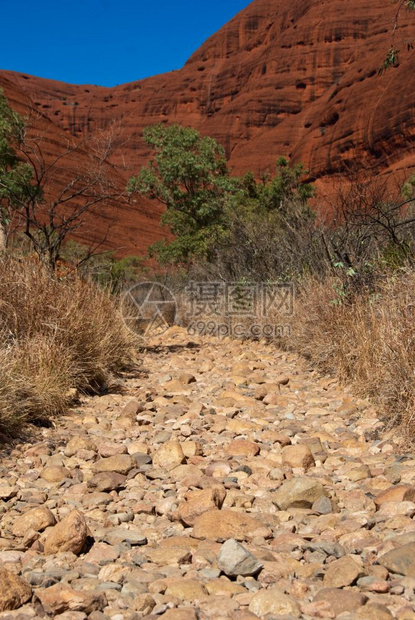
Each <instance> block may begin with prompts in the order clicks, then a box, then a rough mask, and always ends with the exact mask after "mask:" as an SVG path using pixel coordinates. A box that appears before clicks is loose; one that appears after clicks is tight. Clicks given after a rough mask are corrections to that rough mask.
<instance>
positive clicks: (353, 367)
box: [289, 270, 415, 437]
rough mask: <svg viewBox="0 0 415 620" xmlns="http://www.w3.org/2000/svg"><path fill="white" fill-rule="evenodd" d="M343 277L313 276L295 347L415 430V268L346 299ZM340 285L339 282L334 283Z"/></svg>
mask: <svg viewBox="0 0 415 620" xmlns="http://www.w3.org/2000/svg"><path fill="white" fill-rule="evenodd" d="M338 284H339V282H338V281H337V280H334V279H327V280H326V281H324V282H323V283H321V282H317V281H311V280H310V281H308V282H307V284H306V285H304V286H303V288H302V291H301V293H300V296H299V300H298V303H297V308H296V314H295V321H294V330H293V336H292V339H291V342H290V343H289V346H290V347H292V348H294V349H295V350H296V351H298V352H300V353H301V354H303V355H304V356H305V357H307V358H308V359H310V360H311V361H312V362H313V363H314V364H316V365H317V366H319V367H320V368H321V369H322V370H324V371H328V372H332V373H337V374H338V375H340V378H341V379H343V380H344V381H348V382H353V384H354V385H355V387H357V389H358V391H359V392H360V394H362V395H363V396H367V397H369V398H371V399H372V400H373V402H376V403H377V404H378V405H380V407H381V409H382V411H383V412H384V414H385V418H386V419H387V420H388V421H389V422H390V424H391V425H397V424H400V425H403V426H404V427H405V430H406V433H407V434H408V435H410V436H412V437H413V436H414V435H415V273H413V272H412V271H409V270H408V271H403V272H401V273H400V274H399V275H394V276H390V277H388V278H385V279H384V280H383V281H382V282H380V283H379V284H378V285H377V287H376V290H375V291H374V290H373V289H372V290H370V291H369V290H363V291H360V292H359V293H356V294H353V295H350V296H346V297H345V298H341V297H339V295H338V290H339V287H338ZM333 285H334V286H333Z"/></svg>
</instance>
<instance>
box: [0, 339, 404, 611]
mask: <svg viewBox="0 0 415 620" xmlns="http://www.w3.org/2000/svg"><path fill="white" fill-rule="evenodd" d="M189 340H191V339H190V338H189V336H188V335H187V334H186V333H185V332H184V331H183V330H181V329H179V328H173V329H172V330H170V332H169V333H168V334H167V335H164V336H163V337H162V338H160V339H159V344H160V346H158V343H157V342H153V343H151V344H152V346H150V347H149V348H148V350H147V352H146V353H145V355H144V357H143V372H142V373H141V374H137V376H136V377H134V378H131V379H128V380H127V381H126V383H125V388H126V389H125V393H123V394H110V395H106V396H102V397H91V398H89V399H87V400H85V401H83V402H82V404H81V405H80V406H79V407H77V408H75V409H74V410H73V411H71V412H69V413H68V415H67V416H66V417H64V418H63V419H61V420H60V421H59V423H58V425H57V427H56V428H45V429H39V430H38V431H36V433H35V434H36V437H35V438H32V440H31V441H28V442H26V443H22V442H21V443H19V444H15V445H14V446H13V447H12V448H8V449H4V450H3V452H2V456H1V460H0V472H1V475H2V476H1V479H0V498H1V501H0V518H1V531H0V536H1V538H0V611H1V612H2V613H0V618H18V619H19V620H26V619H30V618H35V617H44V616H52V617H57V618H61V619H62V620H83V619H84V618H89V619H90V620H101V619H102V620H106V619H111V620H133V619H140V618H146V619H147V620H150V619H156V618H163V619H164V620H196V619H199V620H204V619H208V618H212V619H214V620H221V619H222V618H230V619H233V620H248V619H250V618H252V619H254V618H267V619H273V618H286V619H288V618H336V617H339V618H340V617H341V618H345V619H347V618H369V619H379V620H383V619H385V620H387V619H388V618H399V619H401V620H404V619H410V618H415V520H414V519H413V517H414V515H415V484H414V479H415V457H414V455H413V454H412V453H410V454H405V453H404V452H402V450H401V451H399V450H398V449H397V443H396V440H395V439H394V437H393V435H392V434H390V433H389V434H388V433H387V432H386V430H385V428H384V425H383V423H382V422H381V421H380V420H379V419H378V417H377V414H376V411H375V409H374V408H373V407H371V406H370V405H369V403H367V402H365V401H362V400H359V399H358V398H355V397H354V396H353V395H352V393H351V391H350V390H348V389H345V388H344V387H341V386H339V384H338V382H337V381H336V380H334V379H330V378H321V377H319V376H318V375H317V374H316V373H315V372H312V371H310V369H308V368H307V367H306V365H305V364H304V363H303V362H301V360H299V359H298V358H296V356H294V355H291V354H287V353H284V352H280V351H278V350H275V349H274V348H273V347H272V346H269V345H266V344H264V343H259V342H250V343H246V342H245V343H238V342H231V341H227V340H222V341H219V340H214V339H200V340H198V341H197V342H189ZM13 610H14V611H13Z"/></svg>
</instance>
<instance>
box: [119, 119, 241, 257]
mask: <svg viewBox="0 0 415 620" xmlns="http://www.w3.org/2000/svg"><path fill="white" fill-rule="evenodd" d="M144 140H145V141H146V142H147V144H148V145H149V146H150V147H151V148H152V158H151V160H150V163H149V164H148V166H147V167H143V168H142V169H141V171H140V173H139V174H138V176H136V177H132V178H131V179H130V181H129V183H128V188H127V189H128V191H129V193H138V194H140V195H142V196H147V197H148V198H153V199H156V200H158V201H159V202H161V203H162V204H164V205H165V206H166V210H165V212H164V214H163V216H162V224H164V225H166V226H168V228H169V229H170V230H171V232H172V233H173V234H174V235H175V236H176V239H175V240H174V241H172V242H171V243H168V244H167V243H159V244H156V247H155V250H156V252H157V253H158V254H159V257H160V259H161V261H162V262H168V261H172V262H187V261H189V260H190V259H191V258H192V257H193V256H195V255H206V254H207V253H208V249H209V246H210V244H211V243H212V241H213V240H214V239H215V238H217V237H218V236H220V235H221V234H222V233H223V231H224V226H225V220H226V209H225V206H226V203H227V201H229V200H230V199H231V196H232V195H233V194H234V193H235V191H237V187H238V180H237V179H235V178H232V177H230V175H229V171H228V168H227V165H226V159H225V153H224V150H223V148H222V147H221V146H220V145H219V144H218V143H217V142H216V140H214V139H213V138H209V137H201V136H200V135H199V132H198V131H196V130H195V129H192V128H190V127H181V126H180V125H170V126H165V125H155V126H151V127H147V128H146V129H145V130H144Z"/></svg>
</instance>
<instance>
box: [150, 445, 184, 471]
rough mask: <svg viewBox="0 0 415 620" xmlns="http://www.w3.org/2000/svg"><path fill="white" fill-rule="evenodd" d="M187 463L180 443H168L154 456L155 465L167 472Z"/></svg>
mask: <svg viewBox="0 0 415 620" xmlns="http://www.w3.org/2000/svg"><path fill="white" fill-rule="evenodd" d="M185 462H186V457H185V455H184V453H183V450H182V446H181V445H180V443H179V442H178V441H168V442H166V443H165V444H162V445H161V446H160V448H158V449H157V450H156V451H155V452H154V454H153V465H154V466H155V467H161V468H162V469H166V470H167V471H169V470H171V469H174V468H175V467H177V466H178V465H181V464H182V463H185Z"/></svg>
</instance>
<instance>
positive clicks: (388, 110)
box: [0, 0, 415, 254]
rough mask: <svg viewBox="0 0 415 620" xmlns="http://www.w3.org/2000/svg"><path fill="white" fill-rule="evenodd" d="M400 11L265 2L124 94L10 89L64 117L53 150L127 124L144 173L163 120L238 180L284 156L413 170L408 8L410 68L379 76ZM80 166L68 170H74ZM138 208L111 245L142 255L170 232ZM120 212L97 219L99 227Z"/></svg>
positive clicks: (120, 154)
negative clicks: (201, 140)
mask: <svg viewBox="0 0 415 620" xmlns="http://www.w3.org/2000/svg"><path fill="white" fill-rule="evenodd" d="M323 14H324V19H322V15H323ZM395 14H396V6H395V5H394V3H387V2H386V3H384V2H383V3H382V2H379V3H368V2H367V1H366V0H351V1H350V2H342V1H341V0H333V1H332V2H330V3H327V2H325V1H324V0H308V1H307V2H305V1H304V0H255V1H254V2H252V3H251V4H249V6H247V8H246V9H245V10H243V11H241V12H240V13H239V14H238V15H237V16H236V17H235V18H234V19H232V20H231V21H230V22H229V23H228V24H227V25H225V26H224V27H223V28H222V29H221V30H220V31H219V32H217V33H216V34H215V35H213V36H212V37H210V38H209V39H208V40H207V41H206V43H205V44H204V45H202V46H201V48H200V49H199V50H197V51H196V52H195V53H194V54H193V55H192V57H191V58H190V59H189V60H188V62H187V63H186V65H185V66H184V67H183V68H182V69H181V70H179V71H175V72H173V73H167V74H164V75H158V76H155V77H153V78H149V79H146V80H141V81H138V82H132V83H129V84H124V85H121V86H117V87H114V88H99V87H96V86H76V85H69V84H64V83H60V82H55V81H50V80H44V79H40V78H35V77H31V76H23V75H21V74H17V73H12V72H6V71H3V72H0V86H1V87H3V88H4V89H5V92H6V94H7V95H8V96H10V97H11V100H12V103H16V104H17V105H19V106H20V107H21V108H23V109H24V108H25V107H27V106H28V105H29V106H30V105H31V106H33V107H35V108H36V109H37V110H39V111H40V112H41V114H42V115H44V116H45V117H46V118H47V119H48V121H52V123H50V122H48V123H45V122H44V120H45V119H43V120H42V118H41V119H40V120H39V123H42V122H43V126H44V128H46V129H47V133H48V136H50V142H49V148H50V150H51V155H52V154H55V155H56V149H57V147H58V145H62V144H65V140H66V135H65V134H66V133H67V132H71V133H72V134H73V135H74V136H78V137H79V136H90V135H93V134H94V133H95V132H96V131H97V130H100V129H102V128H105V127H108V126H109V125H110V123H111V122H112V121H113V120H117V119H122V127H123V132H124V133H125V135H126V136H128V138H129V140H128V142H127V143H125V142H124V141H123V140H120V145H121V144H122V146H119V147H118V148H116V150H115V154H114V160H115V161H116V162H117V163H121V161H124V160H127V161H128V162H129V164H130V165H131V169H132V170H134V169H135V170H138V169H139V167H140V166H141V165H142V164H143V163H144V162H145V161H146V159H147V156H148V150H147V147H146V145H145V144H144V142H143V140H142V139H141V133H142V129H143V128H144V127H145V126H147V125H150V124H153V123H157V122H160V121H162V122H166V121H167V122H179V123H182V124H185V125H191V126H193V127H196V128H197V129H200V130H201V132H202V133H203V134H206V135H212V136H213V137H215V138H216V139H218V140H219V141H220V142H221V143H222V144H223V145H224V146H225V148H226V151H227V154H228V156H229V157H230V165H231V168H232V170H233V171H234V172H238V173H239V172H245V171H247V170H253V171H254V173H259V172H260V171H263V170H266V169H271V170H272V169H273V167H274V163H275V160H276V158H277V157H278V156H279V155H292V157H293V158H294V160H295V161H303V162H304V163H305V165H306V166H307V168H309V169H310V170H311V172H312V174H313V176H316V177H318V178H321V179H323V180H324V179H326V177H331V176H332V175H333V174H335V173H336V172H337V171H339V170H342V169H344V168H345V166H346V165H347V166H350V165H351V164H354V165H355V166H356V167H357V168H361V167H362V165H364V166H368V167H371V168H372V169H373V170H374V171H377V172H387V171H392V170H401V169H407V168H408V167H411V166H412V168H413V167H414V166H415V156H414V155H413V152H411V150H410V145H411V144H412V143H413V140H414V136H415V120H414V106H415V103H414V101H413V97H412V94H411V91H410V89H408V88H406V85H408V84H410V83H411V80H412V75H413V54H414V52H413V50H412V48H411V43H412V42H413V41H415V20H414V18H413V15H411V13H410V11H402V12H401V15H400V18H399V27H398V29H397V31H396V33H395V46H396V48H397V49H399V50H400V52H399V63H400V64H399V66H398V67H396V68H392V69H390V70H389V71H387V72H386V73H385V74H383V75H379V73H378V71H379V68H380V66H381V65H382V63H383V61H384V58H385V55H386V52H387V50H388V49H389V47H390V43H391V31H392V28H393V24H394V21H395ZM396 93H400V96H399V97H397V96H396ZM52 151H54V153H52ZM82 157H83V155H82ZM85 161H86V159H85ZM72 165H73V162H72V163H71V162H69V163H68V164H65V166H66V168H67V169H68V171H69V170H70V167H71V166H72ZM128 174H130V172H125V171H122V170H120V171H119V172H118V173H117V175H118V176H117V177H114V181H115V182H116V183H120V184H123V183H124V182H125V178H126V176H128ZM135 206H136V208H135V209H134V210H133V209H132V208H131V206H129V205H124V204H119V205H118V206H117V212H116V214H115V221H114V227H116V229H115V230H113V231H112V233H111V235H110V239H109V244H110V245H111V244H112V246H114V245H116V246H117V247H119V246H123V248H124V250H125V253H130V254H131V253H132V251H131V250H132V249H133V248H134V249H136V248H137V245H138V246H140V247H142V246H145V245H147V244H148V243H150V242H152V241H154V240H156V238H157V237H158V236H159V235H160V232H159V231H158V230H157V221H158V217H159V215H160V211H159V210H157V209H156V211H154V208H153V207H151V205H149V203H148V202H146V201H143V200H140V201H139V204H137V205H135ZM114 207H115V205H114ZM110 213H111V208H109V209H108V210H107V212H106V213H104V214H103V217H102V218H101V215H100V214H97V215H96V221H97V223H98V225H101V226H102V225H103V222H104V221H106V220H105V217H108V214H110ZM83 234H84V235H88V234H89V231H88V227H85V230H84V232H83Z"/></svg>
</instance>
